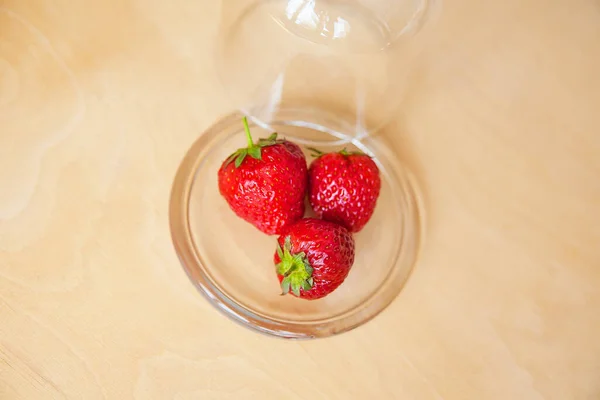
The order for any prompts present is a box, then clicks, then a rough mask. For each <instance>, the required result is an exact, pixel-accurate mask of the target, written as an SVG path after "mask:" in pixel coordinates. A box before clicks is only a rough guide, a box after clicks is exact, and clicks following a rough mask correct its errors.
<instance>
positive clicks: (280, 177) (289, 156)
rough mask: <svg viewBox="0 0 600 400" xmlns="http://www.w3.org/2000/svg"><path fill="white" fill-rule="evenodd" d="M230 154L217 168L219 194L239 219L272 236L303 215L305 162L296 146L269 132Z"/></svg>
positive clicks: (247, 130)
mask: <svg viewBox="0 0 600 400" xmlns="http://www.w3.org/2000/svg"><path fill="white" fill-rule="evenodd" d="M243 122H244V129H245V131H246V137H247V139H248V147H245V148H241V149H238V150H237V151H236V152H235V153H233V154H232V155H230V156H229V157H228V158H227V159H226V160H225V161H224V162H223V164H222V165H221V168H220V169H219V191H220V193H221V195H222V196H223V197H224V198H225V200H226V201H227V203H229V206H230V208H231V209H232V210H233V212H235V213H236V215H238V216H239V217H240V218H242V219H244V220H246V221H248V222H250V223H251V224H253V225H254V226H256V227H257V228H258V229H259V230H261V231H262V232H264V233H266V234H269V235H273V234H277V233H279V232H280V231H281V230H282V229H283V228H284V227H286V226H288V225H290V224H292V223H294V222H296V221H297V220H299V219H300V218H302V217H303V215H304V197H305V195H306V186H307V180H308V179H307V166H306V159H305V158H304V154H303V153H302V150H301V149H300V147H298V146H297V145H296V144H294V143H292V142H289V141H287V140H280V139H277V133H273V134H272V135H271V136H269V137H268V138H267V139H260V140H259V141H258V142H257V143H256V144H255V143H254V142H253V141H252V136H251V135H250V128H249V127H248V121H247V119H246V118H244V121H243Z"/></svg>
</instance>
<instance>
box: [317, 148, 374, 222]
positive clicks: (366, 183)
mask: <svg viewBox="0 0 600 400" xmlns="http://www.w3.org/2000/svg"><path fill="white" fill-rule="evenodd" d="M311 150H312V151H314V152H316V153H317V155H318V158H316V159H315V160H314V161H313V162H312V164H311V165H310V168H309V171H308V198H309V200H310V204H311V206H312V207H313V209H314V210H315V213H316V214H317V215H318V216H319V217H321V218H323V219H325V220H327V221H333V222H336V223H338V224H341V225H344V226H345V227H346V228H348V229H349V230H350V231H351V232H358V231H360V230H361V229H362V228H363V227H364V226H365V224H366V223H367V222H368V221H369V219H370V218H371V216H372V215H373V211H375V205H376V204H377V198H378V197H379V191H380V190H381V179H380V178H379V168H377V164H375V162H374V161H373V160H372V159H371V158H370V157H369V156H367V155H365V154H363V153H360V152H347V151H346V149H344V150H342V151H341V152H339V153H328V154H323V153H321V152H320V151H318V150H315V149H311Z"/></svg>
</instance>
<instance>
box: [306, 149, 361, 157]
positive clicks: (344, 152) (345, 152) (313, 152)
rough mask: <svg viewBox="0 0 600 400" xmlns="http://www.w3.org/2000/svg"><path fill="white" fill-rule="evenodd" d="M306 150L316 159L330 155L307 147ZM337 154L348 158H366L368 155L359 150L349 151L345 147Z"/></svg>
mask: <svg viewBox="0 0 600 400" xmlns="http://www.w3.org/2000/svg"><path fill="white" fill-rule="evenodd" d="M306 149H307V150H309V151H310V152H311V154H310V155H311V156H313V157H315V158H319V157H321V156H323V155H325V154H329V153H324V152H323V151H321V150H319V149H316V148H314V147H307V148H306ZM335 153H339V154H341V155H343V156H345V157H348V156H366V154H365V153H363V152H362V151H359V150H355V151H348V149H347V148H345V147H344V148H343V149H342V150H340V151H337V152H335Z"/></svg>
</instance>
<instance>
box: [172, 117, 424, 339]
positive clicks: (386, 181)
mask: <svg viewBox="0 0 600 400" xmlns="http://www.w3.org/2000/svg"><path fill="white" fill-rule="evenodd" d="M280 115H281V120H279V121H273V122H272V123H271V124H270V126H269V127H263V126H260V125H256V124H255V123H251V130H252V133H253V136H254V138H255V140H256V139H258V138H260V137H266V136H268V135H269V134H270V133H271V132H273V131H277V132H278V133H279V134H280V137H285V138H287V139H289V140H291V141H294V142H296V143H297V144H299V145H300V146H301V147H304V146H313V147H317V148H319V149H320V150H322V151H325V152H329V151H336V150H341V149H342V148H344V147H346V148H347V149H348V150H356V149H358V150H361V151H363V152H365V153H367V154H369V155H371V156H372V157H373V158H374V159H375V160H376V162H377V163H378V165H379V168H380V170H381V178H382V188H381V194H380V197H379V200H378V204H377V208H376V210H375V213H374V215H373V217H372V219H371V220H370V221H369V223H368V224H367V225H366V227H365V228H364V229H363V230H362V231H361V232H359V233H357V234H356V235H355V240H356V260H355V263H354V266H353V267H352V270H351V271H350V274H349V276H348V278H347V279H346V280H345V282H344V283H343V284H342V285H341V286H340V287H339V288H338V289H337V290H336V291H334V292H333V293H332V294H330V295H329V296H327V297H325V298H323V299H319V300H312V301H308V300H304V299H298V298H295V297H293V296H291V295H286V296H282V295H281V289H280V286H279V282H278V280H277V276H276V273H275V266H274V264H273V254H274V252H275V248H276V236H267V235H265V234H263V233H261V232H260V231H258V230H257V229H256V228H255V227H254V226H252V225H251V224H249V223H247V222H245V221H243V220H241V219H240V218H238V217H237V216H235V215H234V213H233V211H231V210H230V209H229V206H228V205H227V203H226V201H225V200H224V199H223V198H222V197H221V196H220V194H219V189H218V185H217V171H218V170H219V167H220V166H221V163H222V161H223V160H224V159H225V158H226V157H227V156H228V155H229V154H231V153H232V152H233V151H234V150H236V149H237V148H239V147H243V146H245V143H246V141H245V136H244V132H243V125H242V114H239V113H234V114H232V115H229V116H227V117H225V118H223V119H222V120H220V121H219V122H217V123H216V124H214V125H213V126H212V127H211V128H209V129H208V130H207V131H206V132H204V133H203V134H202V135H201V136H200V137H199V139H198V140H197V141H196V142H195V143H194V144H193V145H192V147H191V148H190V150H189V152H188V153H187V155H186V156H185V158H184V160H183V162H182V163H181V166H180V168H179V170H178V172H177V176H176V178H175V181H174V185H173V188H172V193H171V202H170V224H171V234H172V238H173V243H174V245H175V249H176V251H177V253H178V255H179V258H180V260H181V263H182V264H183V267H184V269H185V271H186V272H187V274H188V276H189V278H190V279H191V281H192V282H193V283H194V285H195V286H196V287H197V288H198V290H199V291H200V292H201V293H202V294H203V295H204V296H205V297H206V298H207V299H208V301H209V302H210V303H212V304H213V305H214V306H215V307H216V308H217V309H218V310H219V311H221V312H222V313H223V314H225V315H227V316H228V317H230V318H231V319H233V320H234V321H237V322H239V323H241V324H242V325H244V326H246V327H248V328H251V329H254V330H256V331H259V332H262V333H266V334H269V335H273V336H278V337H282V338H290V339H305V338H318V337H326V336H331V335H334V334H338V333H341V332H345V331H348V330H350V329H353V328H355V327H357V326H360V325H362V324H364V323H365V322H367V321H369V320H370V319H372V318H373V317H375V316H376V315H377V314H378V313H380V312H381V311H382V310H383V309H384V308H385V307H386V306H388V305H389V304H390V303H391V302H392V300H393V299H394V298H395V297H396V296H397V295H398V293H399V292H400V291H401V289H402V287H403V286H404V284H405V282H406V280H407V278H408V276H409V274H410V271H411V270H412V267H413V265H414V263H415V261H416V259H417V255H418V251H419V245H420V242H421V234H422V232H423V218H422V217H423V216H422V206H421V197H420V195H419V191H418V189H417V185H416V183H415V180H414V179H413V177H412V175H411V173H410V172H409V171H408V170H407V169H406V168H405V167H404V166H403V165H402V163H401V162H400V161H399V160H398V159H397V158H396V157H394V155H393V154H391V152H390V150H389V149H390V148H389V146H386V145H385V144H384V143H382V142H381V140H382V139H381V138H366V139H363V140H358V139H356V138H354V137H353V135H352V132H354V131H353V127H352V126H351V124H347V123H345V122H344V121H347V120H346V119H344V118H340V117H334V116H331V115H326V114H323V115H319V114H316V113H313V114H312V115H310V118H304V117H302V116H301V118H300V119H299V120H295V119H293V118H290V116H298V115H301V112H300V111H298V110H281V112H280ZM306 120H311V121H315V123H314V124H313V125H311V124H307V123H306V122H302V121H306ZM324 126H327V127H328V128H327V129H325V128H323V127H324ZM306 156H307V161H308V162H309V163H310V161H311V160H312V158H311V157H310V155H309V152H308V151H306ZM308 209H310V207H308ZM308 214H309V213H308ZM308 214H307V215H308Z"/></svg>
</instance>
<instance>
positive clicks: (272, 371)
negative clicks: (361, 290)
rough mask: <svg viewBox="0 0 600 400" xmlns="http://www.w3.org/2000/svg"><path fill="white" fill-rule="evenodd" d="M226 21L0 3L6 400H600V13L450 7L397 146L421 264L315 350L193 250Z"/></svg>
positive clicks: (196, 10) (210, 10) (586, 7)
mask: <svg viewBox="0 0 600 400" xmlns="http://www.w3.org/2000/svg"><path fill="white" fill-rule="evenodd" d="M218 13H219V4H218V1H216V0H202V1H184V0H175V1H172V2H166V1H158V0H149V1H137V0H105V1H95V2H93V1H86V0H80V1H71V0H0V399H3V400H4V399H55V398H56V399H63V398H66V399H86V400H92V399H130V398H135V399H144V400H149V399H173V398H177V399H424V400H428V399H460V400H463V399H474V400H481V399H498V400H506V399H559V400H566V399H590V400H591V399H600V79H599V78H598V77H599V71H600V3H598V2H597V1H596V0H572V1H558V0H527V1H521V0H506V1H491V0H490V1H487V0H484V1H482V0H448V1H447V2H446V4H445V5H444V10H443V13H442V15H441V18H440V19H439V21H438V24H437V26H436V29H435V32H433V38H432V41H431V43H430V45H429V46H428V48H427V49H426V52H425V56H424V58H423V65H422V67H421V71H422V73H421V74H420V75H419V78H418V79H415V81H414V84H413V85H412V87H411V89H410V90H409V92H408V93H407V95H406V99H405V101H404V105H403V113H402V114H401V115H399V116H398V123H397V126H398V131H399V135H398V136H397V137H396V138H395V142H394V145H395V147H396V148H397V149H398V152H399V154H400V155H402V156H403V157H405V159H406V160H407V162H408V163H410V164H411V166H412V167H413V168H414V170H415V171H416V173H417V175H418V176H419V179H420V180H421V183H422V185H423V188H424V191H425V193H426V196H427V207H428V209H427V212H428V221H429V222H428V237H427V242H426V245H425V249H424V253H423V256H422V258H421V260H420V262H419V265H418V266H417V269H416V270H415V273H414V274H413V276H412V277H411V279H410V281H409V283H408V286H407V287H406V289H405V290H404V292H403V293H402V295H401V296H400V297H399V298H398V299H397V300H396V301H395V302H394V303H393V304H392V306H391V307H389V308H388V309H387V310H386V311H385V312H384V313H383V314H381V315H380V316H379V317H377V318H376V319H375V320H374V321H372V322H371V323H369V324H367V325H365V326H363V327H361V328H359V329H357V330H355V331H353V332H350V333H347V334H344V335H341V336H339V337H335V338H332V339H326V340H321V341H313V342H301V343H297V342H286V341H282V340H274V339H270V338H267V337H263V336H260V335H257V334H255V333H253V332H250V331H248V330H245V329H243V328H241V327H239V326H237V325H235V324H233V323H231V322H230V321H229V320H227V319H226V318H224V317H222V316H221V315H220V314H219V313H218V312H217V311H215V310H214V309H213V308H212V307H211V306H210V305H209V304H207V303H206V302H205V301H204V300H203V299H202V298H201V297H200V296H199V295H198V294H197V293H196V291H195V289H194V288H193V286H192V285H191V284H190V283H189V282H188V280H187V278H186V276H185V275H184V273H183V271H182V269H181V267H180V265H179V263H178V260H177V258H176V256H175V254H174V251H173V249H172V246H171V242H170V236H169V231H168V217H167V203H168V195H169V190H170V185H171V182H172V179H173V176H174V173H175V169H176V167H177V165H178V163H179V161H180V159H181V157H182V156H183V154H184V152H185V151H186V149H187V148H188V147H189V146H190V144H191V143H192V142H193V141H194V139H195V138H196V137H197V135H198V134H199V132H202V130H203V129H204V128H206V127H207V126H209V125H210V124H211V123H212V122H214V121H215V120H216V119H217V118H218V117H219V116H221V115H223V114H225V113H227V112H228V111H230V110H229V108H228V104H227V102H226V100H225V99H224V98H223V97H222V96H221V94H220V91H219V85H218V83H217V80H216V72H215V67H214V65H213V64H212V54H213V53H212V51H213V43H214V39H215V35H216V28H217V21H218ZM292 379H293V380H294V382H292V381H291V380H292Z"/></svg>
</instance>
